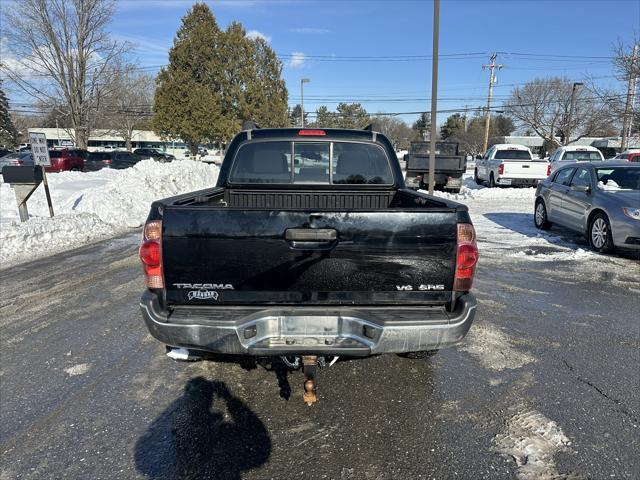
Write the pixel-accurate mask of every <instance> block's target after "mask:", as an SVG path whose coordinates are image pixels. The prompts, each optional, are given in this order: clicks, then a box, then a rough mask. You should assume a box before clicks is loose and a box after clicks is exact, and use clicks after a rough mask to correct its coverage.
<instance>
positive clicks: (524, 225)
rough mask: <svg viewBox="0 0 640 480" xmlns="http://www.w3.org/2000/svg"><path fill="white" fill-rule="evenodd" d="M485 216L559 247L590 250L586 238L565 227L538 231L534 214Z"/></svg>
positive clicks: (513, 229)
mask: <svg viewBox="0 0 640 480" xmlns="http://www.w3.org/2000/svg"><path fill="white" fill-rule="evenodd" d="M484 216H485V218H487V219H488V220H491V221H492V222H494V223H497V224H498V225H500V226H502V227H504V228H508V229H509V230H512V231H514V232H517V233H520V234H522V235H526V236H527V237H531V238H544V239H545V240H547V241H548V242H549V243H552V244H554V245H557V246H559V247H564V248H570V249H572V250H577V249H579V248H582V249H584V248H589V246H588V245H587V241H586V240H585V238H584V236H582V235H580V234H578V233H575V232H573V231H572V230H569V229H566V228H564V227H560V226H558V225H553V226H552V227H551V230H538V229H537V228H536V226H535V225H534V223H533V213H485V214H484ZM531 248H544V247H531ZM558 251H560V250H558Z"/></svg>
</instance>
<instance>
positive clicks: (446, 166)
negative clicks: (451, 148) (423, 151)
mask: <svg viewBox="0 0 640 480" xmlns="http://www.w3.org/2000/svg"><path fill="white" fill-rule="evenodd" d="M405 160H406V162H407V166H406V169H407V170H419V171H425V172H426V171H428V170H429V156H428V155H414V154H407V155H405ZM464 169H465V158H464V157H463V156H461V155H437V156H436V171H452V172H457V171H460V170H464Z"/></svg>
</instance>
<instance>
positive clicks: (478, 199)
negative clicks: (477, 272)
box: [435, 173, 640, 291]
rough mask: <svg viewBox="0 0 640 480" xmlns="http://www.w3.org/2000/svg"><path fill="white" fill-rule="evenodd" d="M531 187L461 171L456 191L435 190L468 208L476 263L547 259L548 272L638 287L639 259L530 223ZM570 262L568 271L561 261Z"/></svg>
mask: <svg viewBox="0 0 640 480" xmlns="http://www.w3.org/2000/svg"><path fill="white" fill-rule="evenodd" d="M535 191H536V189H535V188H488V187H485V186H481V185H476V183H475V182H474V181H473V175H472V174H470V173H467V174H465V176H464V178H463V186H462V189H461V190H460V193H458V194H452V193H445V192H435V194H436V195H437V196H440V197H445V198H448V199H451V200H454V201H457V202H460V203H463V204H465V205H467V206H468V207H469V214H470V215H471V219H472V221H473V224H474V226H475V228H476V234H477V238H478V249H479V251H480V263H481V264H483V263H484V264H491V263H510V264H514V263H515V264H516V265H521V266H522V267H523V268H526V265H531V262H536V263H539V262H549V265H550V268H549V275H550V276H552V275H554V276H555V275H565V276H566V275H570V276H571V275H587V276H590V277H596V278H607V279H610V278H612V280H611V281H613V282H614V283H616V284H618V285H619V286H621V287H625V288H629V289H631V290H634V291H637V284H638V281H639V279H640V276H639V275H638V273H640V270H638V268H637V262H636V261H635V260H633V259H632V258H629V257H624V256H621V255H618V254H611V255H603V254H599V253H596V252H594V251H592V250H591V249H590V247H589V245H588V244H587V242H586V239H585V238H584V236H583V235H580V234H578V233H575V232H572V231H570V230H568V229H566V228H562V227H559V226H556V225H554V226H553V227H552V228H551V230H546V231H542V230H538V229H537V228H536V227H535V225H534V222H533V207H534V201H535ZM567 262H573V263H572V266H571V267H569V268H568V269H566V268H561V267H560V265H561V264H563V263H567Z"/></svg>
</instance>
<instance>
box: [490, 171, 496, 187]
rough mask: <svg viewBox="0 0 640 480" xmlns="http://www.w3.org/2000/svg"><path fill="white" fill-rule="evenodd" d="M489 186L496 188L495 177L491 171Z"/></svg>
mask: <svg viewBox="0 0 640 480" xmlns="http://www.w3.org/2000/svg"><path fill="white" fill-rule="evenodd" d="M489 188H496V179H495V178H494V177H493V172H491V175H489Z"/></svg>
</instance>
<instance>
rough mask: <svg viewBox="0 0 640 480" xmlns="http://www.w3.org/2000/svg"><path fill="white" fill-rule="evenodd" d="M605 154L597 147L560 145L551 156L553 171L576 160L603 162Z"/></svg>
mask: <svg viewBox="0 0 640 480" xmlns="http://www.w3.org/2000/svg"><path fill="white" fill-rule="evenodd" d="M602 161H604V156H603V155H602V152H601V151H600V150H598V149H597V148H596V147H589V146H577V145H567V146H565V147H559V148H557V149H556V151H555V152H553V154H552V155H551V156H550V157H549V162H550V163H551V171H552V172H555V171H556V170H557V169H558V168H560V167H564V166H565V165H570V164H572V163H576V162H602Z"/></svg>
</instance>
